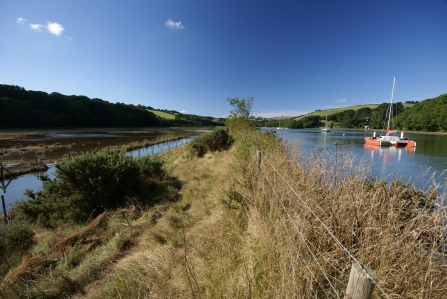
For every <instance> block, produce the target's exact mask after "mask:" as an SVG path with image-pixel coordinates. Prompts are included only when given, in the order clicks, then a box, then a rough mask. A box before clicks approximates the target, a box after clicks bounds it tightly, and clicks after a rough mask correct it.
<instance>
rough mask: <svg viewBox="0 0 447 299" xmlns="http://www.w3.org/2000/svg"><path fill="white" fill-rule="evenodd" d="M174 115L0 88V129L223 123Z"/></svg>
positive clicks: (210, 119)
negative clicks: (168, 116) (168, 117)
mask: <svg viewBox="0 0 447 299" xmlns="http://www.w3.org/2000/svg"><path fill="white" fill-rule="evenodd" d="M165 111H166V112H165ZM175 113H178V112H177V111H167V110H163V111H162V110H154V109H153V108H152V107H149V106H143V105H128V104H124V103H119V102H118V103H115V104H113V103H109V102H107V101H103V100H101V99H97V98H93V99H90V98H88V97H86V96H75V95H71V96H66V95H62V94H60V93H57V92H53V93H51V94H48V93H46V92H41V91H27V90H25V89H24V88H23V87H19V86H14V85H5V84H3V85H2V84H0V119H1V120H2V121H1V122H0V128H19V127H37V128H39V127H149V126H150V127H159V126H198V125H213V126H215V125H219V124H222V123H223V119H220V120H215V119H214V118H213V117H202V116H194V120H191V118H193V117H192V116H191V117H189V118H190V119H188V118H186V117H185V118H177V117H176V116H174V114H175ZM156 114H159V115H160V116H159V115H156ZM167 115H171V116H172V117H171V119H167V118H165V117H167Z"/></svg>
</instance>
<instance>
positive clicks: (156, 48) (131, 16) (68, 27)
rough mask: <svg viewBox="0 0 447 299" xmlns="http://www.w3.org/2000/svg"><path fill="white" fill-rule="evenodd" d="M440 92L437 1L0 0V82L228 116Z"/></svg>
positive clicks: (443, 36)
mask: <svg viewBox="0 0 447 299" xmlns="http://www.w3.org/2000/svg"><path fill="white" fill-rule="evenodd" d="M394 76H396V98H395V99H396V100H397V101H401V102H405V101H408V100H410V101H413V100H416V101H421V100H424V99H427V98H433V97H437V96H439V95H440V94H443V93H447V1H446V0H424V1H419V0H393V1H390V0H374V1H366V0H365V1H363V0H352V1H345V0H339V1H333V0H326V1H321V0H294V1H292V0H290V1H267V0H264V1H261V0H253V1H243V0H237V1H233V0H222V1H217V0H197V1H192V0H191V1H189V0H178V1H171V0H144V1H143V0H140V1H131V0H128V1H118V0H107V1H104V0H71V1H65V0H39V1H35V0H29V1H25V0H1V1H0V82H2V83H3V84H10V85H19V86H21V87H24V88H25V89H27V90H39V91H45V92H48V93H51V92H59V93H62V94H65V95H85V96H87V97H89V98H101V99H103V100H106V101H109V102H112V103H116V102H122V103H127V104H136V105H137V104H141V105H147V106H152V107H154V108H158V109H173V110H177V111H183V112H185V113H191V114H197V115H203V116H219V117H226V116H228V114H229V111H230V110H231V107H230V106H229V105H228V102H227V100H226V99H227V97H239V98H245V97H248V96H253V97H254V98H255V100H254V105H253V112H254V114H255V115H257V116H262V117H272V116H297V115H301V114H304V113H308V112H312V111H315V110H316V109H328V108H334V107H345V106H350V105H361V104H370V103H383V102H388V101H389V100H390V96H391V88H392V84H393V77H394Z"/></svg>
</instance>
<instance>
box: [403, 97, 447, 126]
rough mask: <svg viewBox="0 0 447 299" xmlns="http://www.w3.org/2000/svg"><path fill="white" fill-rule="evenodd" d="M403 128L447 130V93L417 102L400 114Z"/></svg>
mask: <svg viewBox="0 0 447 299" xmlns="http://www.w3.org/2000/svg"><path fill="white" fill-rule="evenodd" d="M397 122H398V123H399V124H400V125H401V126H402V128H403V129H406V130H413V131H426V132H439V131H444V132H446V131H447V94H442V95H440V96H438V97H436V98H433V99H428V100H425V101H422V102H420V103H417V104H415V105H414V106H413V107H412V108H411V109H409V110H406V111H404V112H403V113H402V114H400V115H398V118H397Z"/></svg>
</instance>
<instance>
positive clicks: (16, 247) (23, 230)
mask: <svg viewBox="0 0 447 299" xmlns="http://www.w3.org/2000/svg"><path fill="white" fill-rule="evenodd" d="M33 237H34V231H33V230H32V229H31V228H30V226H29V224H27V223H25V222H22V221H15V220H13V221H11V222H9V223H8V224H7V225H4V226H2V227H1V228H0V252H1V253H0V255H1V259H0V276H3V275H4V274H6V273H7V272H8V271H9V270H10V269H11V268H12V267H15V266H16V265H17V264H18V263H19V262H20V260H21V259H22V255H23V254H24V253H25V252H26V251H27V250H28V249H29V248H30V247H31V246H32V245H33V244H34V240H33Z"/></svg>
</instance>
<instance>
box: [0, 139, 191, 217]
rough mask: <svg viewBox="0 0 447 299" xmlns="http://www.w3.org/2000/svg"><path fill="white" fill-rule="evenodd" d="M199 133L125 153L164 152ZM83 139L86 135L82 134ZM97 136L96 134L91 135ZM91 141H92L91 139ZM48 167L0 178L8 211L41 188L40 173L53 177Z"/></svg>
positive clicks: (51, 170)
mask: <svg viewBox="0 0 447 299" xmlns="http://www.w3.org/2000/svg"><path fill="white" fill-rule="evenodd" d="M197 136H199V135H190V136H188V137H186V138H183V139H178V140H173V141H168V142H163V143H159V144H155V145H151V146H149V147H146V148H141V149H136V150H133V151H129V152H127V154H129V155H132V156H133V157H138V156H146V155H155V154H158V153H161V152H165V151H167V150H170V149H172V148H175V147H177V146H181V145H183V144H186V143H189V142H190V141H191V140H193V139H194V138H196V137H197ZM65 137H69V138H75V137H73V136H65ZM82 137H83V138H84V139H85V138H87V137H88V136H82ZM93 137H94V138H97V137H98V136H96V135H95V136H93ZM106 137H107V138H112V137H110V136H106ZM76 138H81V136H79V135H78V136H76ZM92 142H93V141H92ZM48 166H49V169H48V170H47V171H46V172H41V173H31V174H25V175H21V176H18V177H15V178H11V179H8V178H6V179H4V180H3V181H2V180H1V179H0V195H3V197H4V199H5V204H6V210H7V211H9V210H10V208H11V205H12V204H14V203H15V202H17V201H22V200H25V199H27V198H26V196H25V195H23V193H24V192H25V191H26V190H27V189H29V190H33V191H38V190H40V189H42V182H41V181H40V180H39V176H40V175H41V174H44V173H45V174H46V175H48V176H49V178H51V179H53V178H54V173H53V172H54V165H48Z"/></svg>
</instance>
